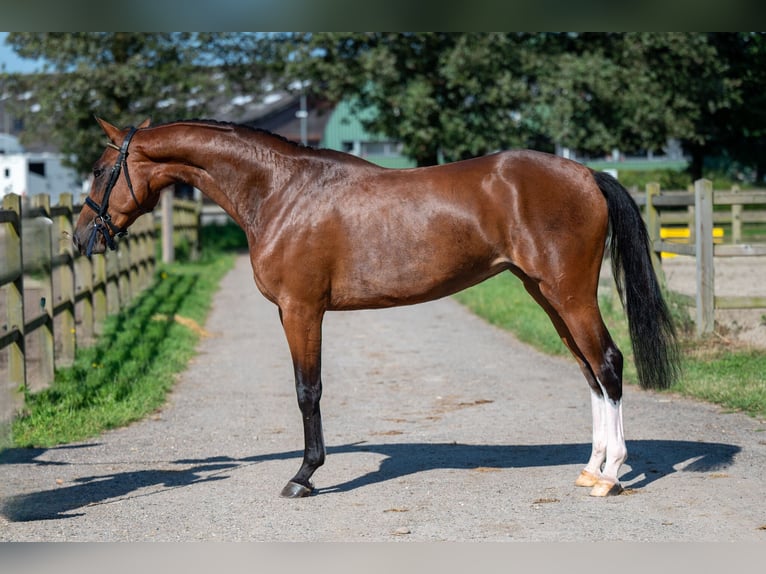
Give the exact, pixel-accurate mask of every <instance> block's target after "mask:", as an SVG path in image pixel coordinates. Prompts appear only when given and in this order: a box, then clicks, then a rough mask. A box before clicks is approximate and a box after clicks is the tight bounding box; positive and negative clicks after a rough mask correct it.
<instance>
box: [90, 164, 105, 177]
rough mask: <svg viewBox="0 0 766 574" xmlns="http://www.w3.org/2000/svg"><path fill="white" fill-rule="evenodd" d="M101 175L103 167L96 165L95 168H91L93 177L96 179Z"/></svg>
mask: <svg viewBox="0 0 766 574" xmlns="http://www.w3.org/2000/svg"><path fill="white" fill-rule="evenodd" d="M102 175H104V169H103V168H100V167H97V168H95V169H94V170H93V177H95V178H96V179H98V178H99V177H101V176H102Z"/></svg>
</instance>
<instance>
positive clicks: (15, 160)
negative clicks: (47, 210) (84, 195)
mask: <svg viewBox="0 0 766 574" xmlns="http://www.w3.org/2000/svg"><path fill="white" fill-rule="evenodd" d="M81 192H82V183H81V182H80V178H79V177H78V176H77V172H76V171H75V170H73V169H72V168H69V167H65V166H63V165H62V163H61V155H60V154H55V153H48V152H44V153H27V152H25V151H24V148H22V147H21V145H20V144H19V141H18V139H17V138H15V137H14V136H12V135H9V134H4V133H0V197H3V196H5V195H7V194H9V193H15V194H16V195H21V196H22V197H23V196H32V195H39V194H48V195H50V196H51V205H56V204H57V203H58V202H59V196H60V195H61V194H62V193H71V194H72V195H73V197H74V198H75V199H76V198H78V197H79V194H80V193H81Z"/></svg>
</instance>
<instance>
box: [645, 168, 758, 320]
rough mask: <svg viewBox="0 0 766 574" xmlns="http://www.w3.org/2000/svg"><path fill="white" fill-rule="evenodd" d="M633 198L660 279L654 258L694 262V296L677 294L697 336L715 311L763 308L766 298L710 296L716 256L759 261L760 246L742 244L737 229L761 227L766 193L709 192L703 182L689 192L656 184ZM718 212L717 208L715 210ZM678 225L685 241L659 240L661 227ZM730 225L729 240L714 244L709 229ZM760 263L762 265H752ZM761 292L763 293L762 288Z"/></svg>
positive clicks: (740, 233)
mask: <svg viewBox="0 0 766 574" xmlns="http://www.w3.org/2000/svg"><path fill="white" fill-rule="evenodd" d="M634 199H635V200H636V202H637V203H638V204H639V205H643V206H644V215H645V219H646V224H647V228H648V230H649V235H650V238H651V241H652V244H653V246H654V263H655V269H656V270H657V271H658V272H659V274H660V276H661V277H662V276H663V275H662V267H661V263H660V253H662V252H664V253H674V254H680V255H687V256H692V257H695V259H696V286H695V292H696V293H695V296H694V297H691V296H688V295H684V294H680V293H679V294H677V295H678V296H679V298H680V299H681V301H682V302H683V303H685V304H686V305H688V306H690V307H695V309H696V317H695V319H696V326H697V334H698V335H703V334H707V333H712V331H713V328H714V323H715V310H716V309H759V308H766V295H764V296H758V297H721V296H716V294H715V274H714V263H715V258H716V257H736V256H747V257H751V256H752V257H755V256H765V255H766V243H746V242H745V235H744V234H743V225H749V224H753V223H760V224H766V211H764V210H763V209H757V208H759V207H761V208H762V207H766V191H763V190H758V191H740V190H739V189H737V188H736V187H735V188H732V189H731V190H717V191H713V186H712V183H711V182H710V181H709V180H706V179H701V180H697V181H696V182H695V183H694V187H693V190H691V191H685V192H684V191H662V190H660V186H659V185H657V184H649V185H647V186H646V191H645V193H644V194H641V195H635V196H634ZM716 207H718V209H715V208H716ZM679 224H681V225H684V226H685V227H686V228H687V229H688V235H689V239H688V242H685V243H679V242H674V241H668V240H665V239H663V238H662V237H661V229H662V227H664V226H666V225H679ZM721 224H726V225H728V226H730V233H729V241H728V242H721V243H719V244H716V242H714V238H713V230H714V226H715V225H721ZM753 264H754V265H758V264H761V265H762V264H763V262H762V261H757V262H756V261H755V260H754V262H753ZM765 292H766V289H765Z"/></svg>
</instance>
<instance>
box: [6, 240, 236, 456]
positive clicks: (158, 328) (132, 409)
mask: <svg viewBox="0 0 766 574" xmlns="http://www.w3.org/2000/svg"><path fill="white" fill-rule="evenodd" d="M232 264H233V256H231V255H223V254H220V253H219V254H218V256H217V257H215V258H212V259H211V260H210V261H209V262H207V263H205V264H194V265H192V264H185V265H179V264H176V265H172V266H169V267H167V268H164V269H163V270H161V271H160V272H158V274H157V279H156V282H155V285H154V286H153V287H152V288H150V289H148V290H147V291H145V292H144V293H143V294H141V295H140V296H139V297H138V298H137V299H136V301H135V302H134V303H133V304H132V305H131V306H130V307H128V308H126V309H124V310H122V311H121V312H120V313H119V314H117V315H115V316H112V317H110V318H108V319H107V322H106V324H105V329H104V333H103V334H102V335H101V336H100V337H99V339H98V342H97V343H96V344H95V345H94V346H92V347H88V348H84V349H78V353H77V357H76V360H75V363H74V364H73V365H72V366H71V367H68V368H65V369H59V370H57V371H56V376H55V381H54V383H53V385H51V387H49V388H48V389H46V390H44V391H41V392H39V393H28V394H27V396H26V404H25V409H24V412H23V413H22V415H21V416H19V417H18V418H17V419H16V420H15V421H14V423H13V442H14V444H15V445H16V446H52V445H55V444H60V443H65V442H72V441H76V440H82V439H84V438H87V437H91V436H95V435H97V434H98V433H100V432H102V431H104V430H107V429H110V428H115V427H118V426H121V425H125V424H127V423H129V422H131V421H134V420H138V419H140V418H141V417H143V416H145V415H146V414H148V413H150V412H152V411H154V410H155V409H157V408H159V407H160V406H161V405H162V404H163V402H164V400H165V396H166V393H167V392H168V390H169V389H170V388H171V386H172V385H173V383H174V382H175V377H176V374H177V373H178V372H179V371H181V370H183V369H184V368H185V366H186V364H187V362H188V361H189V359H190V358H191V357H192V356H193V354H194V349H195V345H196V342H197V340H198V338H199V333H198V332H197V331H195V330H194V329H190V328H189V325H193V324H194V323H196V324H202V323H204V320H205V317H206V315H207V311H208V309H209V307H210V303H211V300H212V295H213V293H214V292H215V290H216V289H217V286H218V282H219V281H220V279H221V277H222V276H223V275H224V273H225V272H226V271H228V269H230V268H231V266H232ZM178 317H183V318H184V320H183V321H182V322H179V321H178V320H176V319H177V318H178Z"/></svg>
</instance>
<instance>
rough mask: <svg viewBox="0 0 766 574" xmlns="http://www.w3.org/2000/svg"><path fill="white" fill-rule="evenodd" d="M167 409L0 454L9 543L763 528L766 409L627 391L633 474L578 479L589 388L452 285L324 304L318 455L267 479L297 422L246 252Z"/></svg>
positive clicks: (269, 313) (295, 457)
mask: <svg viewBox="0 0 766 574" xmlns="http://www.w3.org/2000/svg"><path fill="white" fill-rule="evenodd" d="M206 328H207V330H208V331H209V332H210V336H209V337H206V338H204V339H203V340H202V341H201V343H200V346H199V351H200V352H199V355H198V356H197V358H195V360H194V361H193V362H192V364H191V365H190V367H189V369H188V370H187V371H186V372H185V373H184V374H183V375H182V376H181V377H180V380H179V382H178V384H177V386H176V388H175V390H174V392H173V393H172V395H171V396H170V399H169V402H168V404H167V405H166V407H165V408H164V409H162V411H161V412H159V413H156V414H155V415H154V416H152V417H150V418H148V419H147V420H145V421H143V422H140V423H137V424H134V425H132V426H130V427H128V428H124V429H119V430H115V431H111V432H108V433H106V434H105V435H103V436H102V437H100V438H98V439H94V440H92V441H89V442H85V443H81V444H72V445H68V446H64V447H60V448H52V449H39V450H36V449H19V450H10V451H6V452H5V453H3V454H1V455H0V473H1V475H0V495H1V496H2V500H0V540H2V541H144V540H156V541H176V540H179V541H189V540H206V541H210V540H226V541H242V540H252V541H309V540H310V541H387V540H397V541H410V540H413V541H432V540H434V541H435V540H450V541H469V540H481V541H506V540H524V541H598V540H630V541H686V540H697V541H699V540H705V541H764V540H766V502H765V501H764V498H763V493H764V492H766V432H763V431H766V424H764V423H763V422H761V421H757V420H754V419H751V418H749V417H747V416H744V415H741V414H736V413H724V412H721V410H720V409H719V408H717V407H715V406H710V405H707V404H703V403H699V402H695V401H690V400H686V399H682V398H678V397H675V396H672V395H668V394H656V393H651V392H644V391H640V390H638V389H637V388H635V387H629V388H627V390H626V394H625V429H626V435H627V439H628V450H629V458H628V462H627V464H626V465H624V466H623V474H622V477H621V479H622V481H623V484H624V485H625V486H626V487H627V489H626V492H625V493H624V494H623V495H621V496H618V497H612V498H608V499H594V498H591V497H589V496H588V489H580V488H577V487H575V486H574V485H573V482H574V479H575V478H576V476H577V474H578V472H579V470H580V468H581V467H582V465H583V464H584V463H585V461H586V460H587V458H588V454H589V451H590V444H589V441H590V398H589V393H588V389H587V385H586V384H585V381H584V380H583V378H582V376H581V375H580V373H579V371H578V369H577V367H576V365H575V363H574V361H573V360H569V359H558V358H550V357H546V356H544V355H541V354H540V353H537V352H536V351H534V350H532V349H530V348H529V347H527V346H525V345H523V344H520V343H519V342H517V341H516V340H515V339H514V338H513V337H512V336H511V335H510V334H508V333H505V332H502V331H500V330H498V329H496V328H493V327H491V326H488V325H487V324H485V323H484V322H482V321H481V320H480V319H478V318H476V317H475V316H473V315H472V314H470V313H469V312H468V311H466V310H465V309H464V308H462V307H461V306H460V305H459V304H457V303H456V302H454V301H453V300H451V299H445V300H441V301H437V302H434V303H429V304H425V305H420V306H415V307H407V308H399V309H392V310H385V311H364V312H353V313H330V314H328V316H327V318H326V320H325V337H324V338H325V354H324V377H323V378H324V381H325V385H324V386H325V393H324V398H323V401H322V407H323V414H324V423H325V439H326V442H327V446H328V458H327V462H326V464H325V466H324V467H322V468H320V469H319V470H318V471H317V473H316V474H315V477H314V478H315V484H316V486H317V488H318V493H317V495H315V496H312V497H311V498H308V499H301V500H286V499H282V498H280V497H279V491H280V490H281V488H282V486H283V485H284V483H285V482H286V481H287V480H288V479H289V478H290V477H291V476H292V475H293V474H294V472H295V471H296V470H297V468H298V465H299V462H300V457H301V454H302V430H301V426H300V419H299V412H298V408H297V404H296V401H295V397H294V390H293V383H292V368H291V366H290V361H289V355H288V350H287V345H286V343H285V340H284V335H283V334H282V331H281V327H280V325H279V320H278V316H277V312H276V308H275V307H273V306H272V305H271V304H270V303H268V302H266V301H265V299H263V298H262V297H261V295H260V294H259V293H258V292H257V290H256V288H255V286H254V284H253V281H252V277H251V270H250V267H249V263H248V261H247V259H246V258H244V257H242V258H240V259H239V260H238V261H237V265H236V268H235V269H234V270H233V271H232V272H231V273H230V274H228V275H227V276H226V278H225V279H224V281H223V283H222V288H221V290H220V292H219V293H218V295H217V297H216V299H215V303H214V308H213V311H212V313H211V315H210V318H209V320H208V324H207V325H206Z"/></svg>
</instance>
